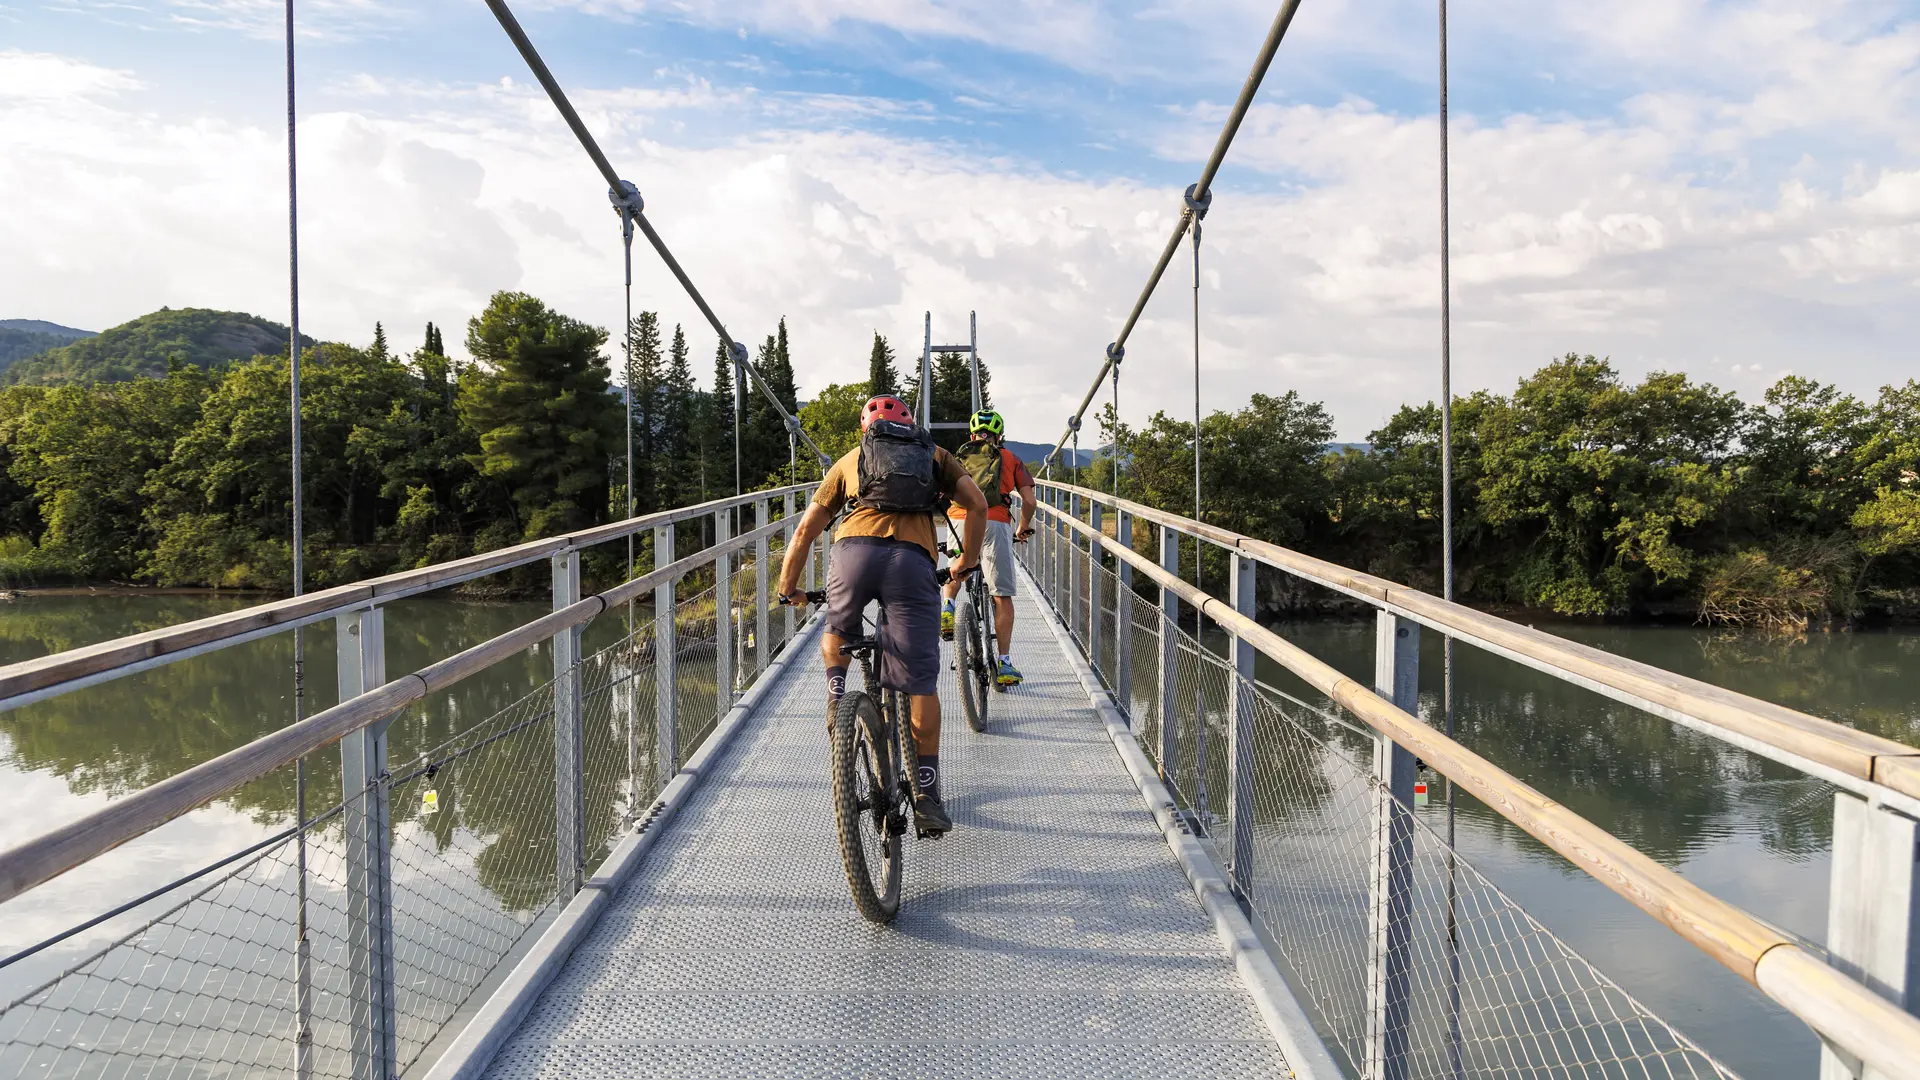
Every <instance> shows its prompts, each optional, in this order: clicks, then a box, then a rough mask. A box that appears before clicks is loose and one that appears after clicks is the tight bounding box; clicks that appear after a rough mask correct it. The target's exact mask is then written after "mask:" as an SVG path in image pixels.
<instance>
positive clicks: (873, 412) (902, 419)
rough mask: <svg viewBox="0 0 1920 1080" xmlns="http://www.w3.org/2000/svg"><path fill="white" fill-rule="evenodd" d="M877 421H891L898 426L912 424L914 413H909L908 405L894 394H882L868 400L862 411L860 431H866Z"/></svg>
mask: <svg viewBox="0 0 1920 1080" xmlns="http://www.w3.org/2000/svg"><path fill="white" fill-rule="evenodd" d="M875 420H891V421H893V422H894V423H896V424H912V423H913V413H911V412H909V411H907V403H906V402H904V401H901V400H900V399H899V398H897V397H894V396H893V395H892V394H881V395H879V396H878V397H872V398H868V399H867V403H866V405H865V406H863V407H862V408H861V409H860V430H861V431H863V432H864V431H866V430H867V427H868V425H870V424H872V423H873V422H874V421H875Z"/></svg>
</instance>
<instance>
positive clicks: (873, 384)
mask: <svg viewBox="0 0 1920 1080" xmlns="http://www.w3.org/2000/svg"><path fill="white" fill-rule="evenodd" d="M867 393H869V394H873V395H876V396H877V395H880V394H898V393H900V369H899V368H897V367H895V366H894V356H893V346H891V345H889V344H887V339H886V338H883V337H881V336H880V331H878V330H875V331H874V332H873V351H872V352H871V353H869V354H868V356H867Z"/></svg>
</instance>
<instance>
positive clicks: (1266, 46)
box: [488, 0, 1300, 466]
mask: <svg viewBox="0 0 1920 1080" xmlns="http://www.w3.org/2000/svg"><path fill="white" fill-rule="evenodd" d="M493 2H495V0H488V3H493ZM1298 10H1300V0H1284V2H1283V3H1281V5H1280V10H1279V12H1278V13H1276V14H1275V15H1274V17H1273V25H1272V26H1270V27H1268V29H1267V37H1266V40H1265V41H1264V42H1262V43H1261V45H1260V53H1259V55H1258V56H1256V57H1255V58H1254V61H1253V68H1252V70H1250V71H1248V72H1247V78H1246V81H1245V82H1244V83H1242V84H1241V86H1240V96H1239V97H1238V98H1236V99H1235V100H1234V103H1233V109H1232V111H1231V112H1229V113H1228V114H1227V122H1226V123H1225V124H1224V125H1222V127H1221V128H1220V135H1219V137H1218V138H1216V139H1215V140H1214V142H1213V151H1212V152H1211V153H1210V154H1208V155H1207V163H1206V165H1205V167H1203V168H1202V169H1201V170H1200V179H1199V181H1198V182H1196V183H1195V184H1194V185H1193V186H1192V187H1189V188H1188V189H1187V195H1186V205H1185V207H1184V208H1183V209H1182V210H1181V212H1180V219H1179V220H1178V221H1176V222H1175V223H1174V226H1173V233H1172V234H1171V235H1169V236H1168V237H1167V243H1166V246H1165V247H1163V248H1161V249H1160V259H1159V261H1158V262H1156V263H1154V266H1153V273H1152V274H1150V275H1148V277H1147V284H1146V287H1145V288H1143V289H1141V290H1140V296H1139V298H1138V299H1136V300H1135V301H1134V302H1133V310H1132V311H1130V312H1129V313H1128V314H1127V321H1126V322H1125V323H1123V324H1122V325H1121V327H1120V333H1119V335H1118V336H1117V337H1115V338H1114V339H1113V344H1111V345H1109V346H1107V358H1106V361H1105V362H1104V363H1102V364H1101V365H1100V373H1099V374H1098V375H1095V376H1094V377H1093V385H1092V386H1090V387H1088V388H1087V393H1086V396H1085V397H1083V398H1081V399H1080V407H1079V408H1077V409H1075V410H1074V413H1073V418H1074V420H1076V421H1078V420H1079V419H1080V418H1081V417H1083V416H1085V415H1086V412H1087V407H1088V406H1090V405H1092V404H1093V398H1094V395H1096V394H1098V393H1099V392H1100V384H1101V383H1102V382H1104V381H1106V378H1107V372H1108V371H1109V370H1110V369H1112V367H1113V365H1114V364H1116V363H1118V362H1119V359H1120V354H1122V353H1124V351H1125V349H1126V346H1127V338H1128V337H1129V336H1130V335H1132V333H1133V327H1134V324H1136V323H1138V322H1139V321H1140V313H1141V312H1142V311H1145V310H1146V307H1147V301H1148V300H1149V299H1151V298H1152V297H1153V291H1154V289H1156V288H1157V287H1159V285H1160V278H1161V277H1162V276H1163V275H1164V274H1166V272H1167V265H1168V264H1169V263H1171V262H1172V261H1173V256H1174V253H1175V252H1176V251H1178V250H1179V249H1180V238H1181V237H1182V236H1184V235H1185V234H1186V231H1187V223H1188V222H1189V221H1191V220H1192V219H1193V217H1194V216H1195V206H1196V204H1198V205H1199V206H1200V207H1202V208H1203V209H1201V210H1200V211H1199V212H1200V213H1205V210H1204V206H1205V205H1206V203H1208V202H1209V201H1210V200H1211V199H1212V197H1213V179H1214V177H1215V176H1216V175H1217V174H1218V173H1219V172H1220V165H1221V163H1222V162H1224V161H1225V160H1226V158H1227V150H1228V148H1230V147H1231V146H1232V145H1233V137H1234V135H1236V134H1238V133H1239V131H1240V124H1241V122H1242V121H1244V120H1245V119H1246V118H1247V110H1248V108H1250V107H1251V106H1252V105H1253V98H1254V95H1255V94H1256V93H1257V92H1258V91H1259V89H1260V83H1261V81H1262V80H1263V79H1265V78H1266V77H1267V68H1269V67H1270V66H1272V64H1273V55H1274V53H1275V52H1277V51H1278V50H1279V48H1280V42H1281V41H1282V40H1283V39H1284V38H1285V37H1286V36H1287V27H1289V26H1291V25H1292V24H1293V15H1294V12H1296V11H1298ZM1070 433H1071V432H1070V431H1068V432H1062V433H1061V434H1060V438H1059V439H1057V440H1055V442H1054V444H1053V449H1052V450H1051V451H1049V452H1048V453H1047V457H1046V460H1045V461H1044V462H1042V465H1043V466H1051V465H1052V464H1053V461H1054V459H1055V458H1057V457H1059V456H1060V448H1061V447H1062V446H1064V445H1066V441H1067V435H1068V434H1070Z"/></svg>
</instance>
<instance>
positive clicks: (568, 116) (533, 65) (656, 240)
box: [487, 0, 1298, 469]
mask: <svg viewBox="0 0 1920 1080" xmlns="http://www.w3.org/2000/svg"><path fill="white" fill-rule="evenodd" d="M1294 2H1296V3H1297V2H1298V0H1294ZM487 7H488V9H490V10H491V11H492V12H493V15H494V18H496V19H498V20H499V21H500V28H501V29H502V30H505V31H506V32H507V37H508V38H510V39H512V41H513V45H514V48H516V49H518V50H520V57H521V59H523V60H525V61H526V62H527V67H528V68H529V69H530V70H532V72H533V77H534V78H535V79H538V80H539V82H540V86H541V87H542V88H543V89H545V90H546V92H547V97H548V98H550V99H551V100H552V101H553V106H554V108H556V109H558V110H559V111H560V118H561V119H563V120H565V121H566V122H567V127H569V128H571V129H572V130H573V136H574V138H575V139H577V140H579V142H580V146H581V148H582V149H584V150H586V152H587V156H588V157H590V158H592V159H593V165H594V168H596V169H599V170H600V175H601V176H603V177H605V178H606V181H607V197H608V198H609V199H611V200H612V201H613V204H614V206H615V207H616V208H619V207H625V208H626V209H627V211H628V212H630V213H631V214H632V217H633V223H634V224H635V225H636V226H638V227H639V229H640V233H641V235H643V236H645V237H646V238H647V243H649V244H652V245H653V250H654V253H655V254H657V255H659V256H660V261H661V262H663V263H665V264H666V266H667V269H668V270H671V271H672V272H673V276H674V279H675V280H676V281H678V282H679V283H680V287H681V288H682V289H683V290H685V291H686V294H687V296H688V297H689V298H690V299H692V300H693V304H694V306H695V307H697V308H699V309H700V314H701V315H702V316H703V317H705V318H706V320H707V324H708V325H710V326H712V327H713V329H714V332H715V333H717V334H719V335H720V340H721V341H724V342H726V345H727V352H728V354H729V355H730V356H732V357H733V360H734V363H735V364H736V365H738V366H740V367H741V368H742V369H744V370H745V371H746V372H747V373H748V374H749V375H751V376H752V377H753V384H754V385H755V386H756V387H758V388H759V390H760V394H761V396H762V397H764V398H766V399H767V404H768V405H770V406H772V408H773V410H774V412H776V413H778V414H779V415H780V418H781V420H782V421H783V422H784V423H785V424H786V427H787V430H788V431H790V432H793V433H794V434H796V435H798V436H799V439H800V441H801V442H803V443H806V444H807V449H808V450H810V451H812V452H813V455H814V457H816V458H818V459H819V461H820V466H821V468H822V469H824V468H826V466H827V465H828V464H829V461H828V459H827V456H826V454H825V453H824V452H822V451H821V449H820V446H819V444H818V443H816V442H814V441H813V437H812V436H810V435H808V434H807V432H806V430H805V429H804V428H801V427H800V422H799V421H798V420H796V419H795V418H794V416H793V414H792V413H790V412H788V411H787V406H786V403H784V402H782V401H781V400H780V396H779V395H778V394H776V393H774V391H773V387H772V386H771V385H770V384H769V383H768V382H767V380H766V378H765V376H763V375H761V373H760V369H759V368H758V367H756V366H755V365H754V364H753V362H752V361H750V360H748V359H747V347H746V345H744V344H742V343H741V342H739V341H737V340H735V339H734V336H733V335H732V334H731V333H729V332H728V331H727V327H726V324H725V323H723V322H721V321H720V317H719V316H718V315H715V314H714V312H713V307H712V306H711V305H709V304H708V303H707V299H706V297H704V296H702V295H700V290H699V289H697V288H695V287H694V284H693V279H692V278H689V277H688V276H687V272H686V270H685V269H683V268H682V267H681V266H680V260H678V259H676V258H674V257H673V252H672V251H670V250H668V248H667V242H666V241H665V240H662V239H661V238H660V234H659V233H658V232H655V231H654V228H653V223H652V222H651V221H648V220H647V215H646V212H645V210H644V207H643V204H642V200H641V198H640V191H639V189H638V188H636V187H635V186H634V185H633V184H631V183H629V182H627V181H625V180H622V179H620V174H619V173H617V172H615V171H614V168H613V163H612V162H609V161H608V160H607V155H606V154H604V153H602V152H601V150H600V144H599V143H598V142H596V141H594V138H593V134H592V133H591V132H589V131H588V130H587V125H586V123H585V122H584V121H582V120H581V119H580V114H579V113H578V112H575V111H574V108H573V103H572V102H571V101H569V100H568V99H567V93H566V91H565V90H562V89H561V88H560V83H559V81H558V80H557V79H555V78H554V77H553V72H552V71H550V70H548V68H547V64H546V61H544V60H542V59H541V58H540V52H539V50H538V49H535V48H534V46H533V41H532V40H531V39H530V38H528V37H527V32H526V31H525V30H524V29H522V28H521V26H520V20H518V19H516V18H514V15H513V10H512V9H511V8H509V7H508V6H507V4H506V0H487ZM739 393H740V394H741V395H742V396H744V395H745V393H746V387H744V386H742V387H740V388H739Z"/></svg>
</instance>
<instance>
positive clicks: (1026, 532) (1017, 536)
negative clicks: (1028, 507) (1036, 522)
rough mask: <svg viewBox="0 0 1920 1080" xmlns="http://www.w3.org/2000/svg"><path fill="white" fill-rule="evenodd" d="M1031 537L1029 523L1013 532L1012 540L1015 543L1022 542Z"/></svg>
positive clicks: (1031, 528) (1031, 530) (1031, 527)
mask: <svg viewBox="0 0 1920 1080" xmlns="http://www.w3.org/2000/svg"><path fill="white" fill-rule="evenodd" d="M1032 538H1033V526H1031V525H1029V526H1027V527H1026V528H1024V529H1021V530H1020V531H1019V532H1017V533H1014V534H1013V542H1014V543H1016V544H1024V543H1026V542H1027V541H1028V540H1030V539H1032Z"/></svg>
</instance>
